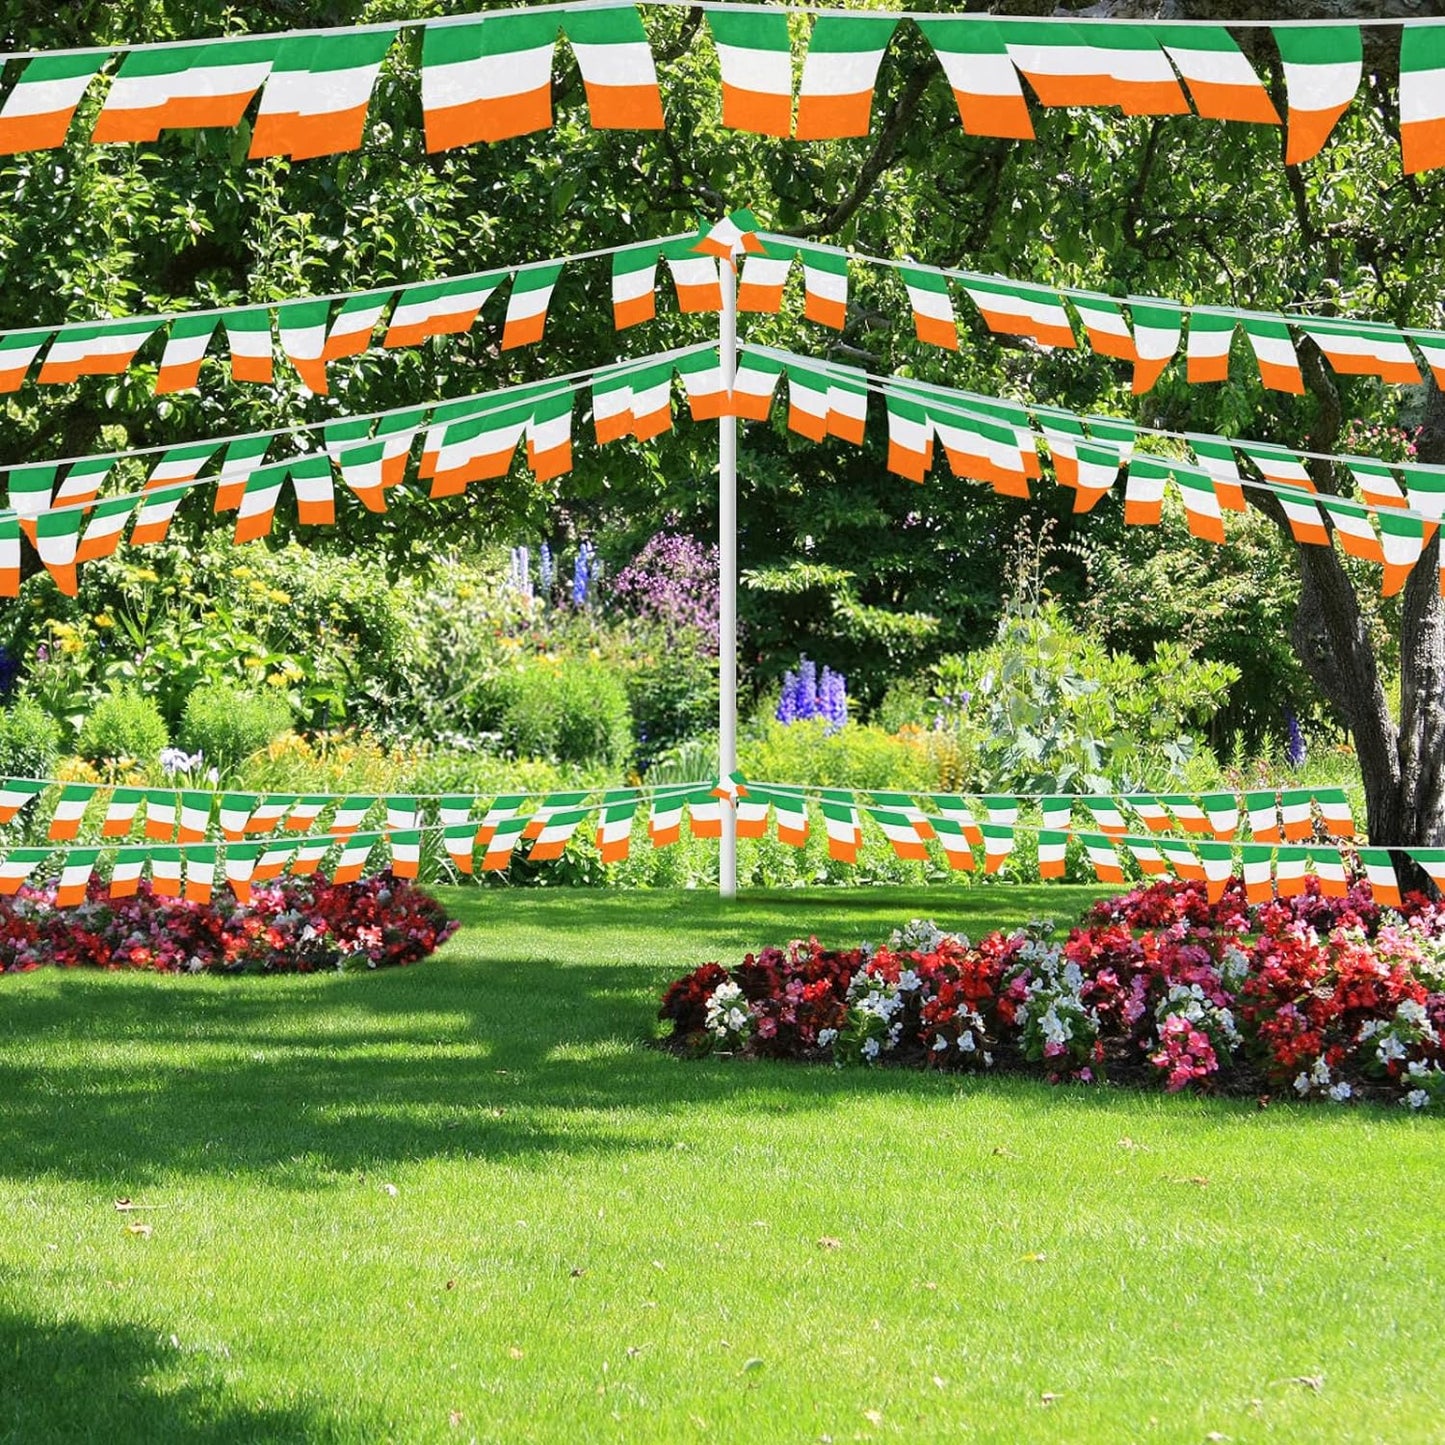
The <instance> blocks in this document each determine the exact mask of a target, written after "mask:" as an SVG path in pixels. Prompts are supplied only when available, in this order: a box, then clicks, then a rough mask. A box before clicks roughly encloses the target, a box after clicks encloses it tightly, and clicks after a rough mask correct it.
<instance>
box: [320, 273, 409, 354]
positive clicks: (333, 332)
mask: <svg viewBox="0 0 1445 1445" xmlns="http://www.w3.org/2000/svg"><path fill="white" fill-rule="evenodd" d="M396 294H397V293H396V290H395V288H389V289H387V290H385V291H361V292H358V293H357V294H356V295H354V296H347V297H345V298H344V299H343V300H342V302H341V305H340V306H339V307H337V309H336V315H335V316H334V317H333V318H332V321H331V327H330V329H329V330H328V331H327V333H326V349H325V351H324V352H323V353H322V360H323V361H336V360H338V359H339V358H340V357H343V356H360V355H361V353H362V352H363V351H366V350H367V349H368V348H369V347H370V345H371V335H372V332H373V331H375V330H376V323H377V322H378V321H380V320H381V313H382V312H383V311H385V310H386V308H387V307H388V306H390V305H391V302H392V299H393V298H394V297H395V296H396Z"/></svg>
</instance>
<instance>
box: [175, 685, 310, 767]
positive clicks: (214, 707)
mask: <svg viewBox="0 0 1445 1445" xmlns="http://www.w3.org/2000/svg"><path fill="white" fill-rule="evenodd" d="M290 726H291V707H290V704H289V703H288V702H287V701H286V699H285V698H284V697H282V696H281V695H280V694H279V693H277V692H275V691H270V692H254V691H251V690H250V689H247V688H241V687H235V686H233V685H232V684H231V683H227V682H211V683H202V684H201V686H200V687H198V688H196V689H195V690H194V691H193V692H192V693H191V695H190V697H188V698H187V699H186V710H185V712H184V714H183V715H182V717H181V736H180V742H181V746H182V747H183V748H185V749H186V751H187V752H192V753H197V752H198V753H201V754H202V755H203V756H204V758H205V760H206V762H207V764H209V765H210V766H212V767H216V768H219V769H220V770H221V771H222V772H223V773H230V772H231V771H233V770H234V769H235V768H237V767H239V766H240V765H241V763H243V762H244V761H245V760H246V759H247V758H248V757H250V756H251V754H252V753H254V752H257V751H259V750H260V749H261V748H264V747H265V746H266V745H267V744H268V743H270V742H272V741H274V740H275V739H276V738H278V737H280V736H281V734H282V733H284V732H286V731H287V730H288V729H289V728H290Z"/></svg>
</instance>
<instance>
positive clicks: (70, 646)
mask: <svg viewBox="0 0 1445 1445" xmlns="http://www.w3.org/2000/svg"><path fill="white" fill-rule="evenodd" d="M60 650H61V651H62V652H69V653H76V652H84V651H85V644H84V643H83V642H82V641H81V640H80V639H79V638H78V637H74V636H72V637H62V638H61V639H60Z"/></svg>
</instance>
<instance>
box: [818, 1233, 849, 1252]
mask: <svg viewBox="0 0 1445 1445" xmlns="http://www.w3.org/2000/svg"><path fill="white" fill-rule="evenodd" d="M818 1248H819V1249H842V1248H843V1241H842V1240H841V1239H834V1238H833V1236H832V1235H831V1234H825V1235H822V1236H821V1237H820V1238H819V1240H818Z"/></svg>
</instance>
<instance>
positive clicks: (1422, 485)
mask: <svg viewBox="0 0 1445 1445" xmlns="http://www.w3.org/2000/svg"><path fill="white" fill-rule="evenodd" d="M1400 475H1401V476H1402V477H1404V479H1405V495H1406V496H1407V497H1408V498H1409V501H1410V506H1411V509H1412V510H1414V511H1416V512H1419V513H1421V514H1422V515H1423V516H1426V517H1429V518H1431V519H1432V520H1433V521H1436V522H1439V521H1442V520H1445V468H1441V467H1427V466H1408V467H1401V468H1400Z"/></svg>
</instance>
